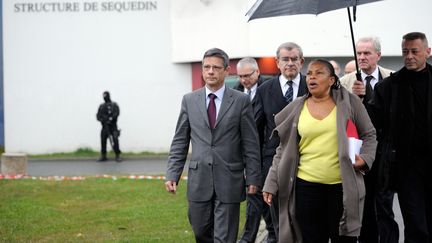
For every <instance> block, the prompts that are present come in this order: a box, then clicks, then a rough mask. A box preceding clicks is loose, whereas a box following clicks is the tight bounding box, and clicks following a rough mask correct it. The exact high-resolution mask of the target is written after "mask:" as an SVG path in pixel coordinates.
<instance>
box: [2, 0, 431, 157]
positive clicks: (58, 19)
mask: <svg viewBox="0 0 432 243" xmlns="http://www.w3.org/2000/svg"><path fill="white" fill-rule="evenodd" d="M254 2H255V0H235V1H233V0H193V1H190V0H153V1H145V0H141V1H140V0H138V1H129V0H113V1H106V0H93V1H85V0H77V1H72V0H62V1H57V2H54V3H55V4H63V5H62V6H64V4H70V5H69V10H68V11H65V10H64V7H63V9H61V7H58V6H57V8H55V7H53V6H48V5H47V6H48V7H47V8H46V9H45V10H43V11H35V9H37V8H36V7H35V6H33V10H31V9H29V8H28V6H29V5H28V4H44V3H45V4H50V3H51V4H52V3H53V2H52V1H51V2H50V1H45V0H41V1H30V0H8V1H3V27H4V28H3V43H4V45H3V51H4V118H5V145H6V151H8V152H26V153H51V152H60V151H62V152H63V151H73V150H75V149H77V148H80V147H91V148H93V149H99V130H100V124H99V123H98V122H97V121H96V117H95V116H96V110H97V107H98V105H99V104H100V103H101V102H102V92H103V91H105V90H109V91H110V92H111V95H112V99H113V100H114V101H116V102H118V103H119V105H120V108H121V115H120V118H119V122H118V125H119V127H120V128H121V129H122V135H121V137H120V144H121V149H122V150H124V151H143V150H149V151H167V150H168V148H169V145H170V142H171V138H172V136H173V134H174V129H175V125H176V120H177V115H178V112H179V109H180V103H181V97H182V95H183V94H184V93H187V92H189V91H191V90H192V89H193V88H194V89H195V88H197V87H199V85H200V84H202V82H201V81H200V80H199V79H200V76H199V71H195V72H193V71H192V69H193V68H192V66H193V65H194V68H195V69H196V68H197V67H198V69H197V70H199V62H200V61H201V59H202V55H203V53H204V52H205V51H206V50H207V49H209V48H212V47H219V48H222V49H223V50H225V51H226V52H227V53H228V55H229V56H230V57H231V58H232V59H234V60H235V59H238V58H242V57H244V56H252V57H259V58H266V57H269V58H270V59H271V58H272V57H274V56H275V51H276V48H277V46H278V45H279V44H281V43H282V42H286V41H294V42H297V43H299V44H300V45H301V46H302V47H303V49H304V55H305V57H306V63H307V62H308V61H310V60H311V59H312V58H313V57H326V58H332V59H336V60H337V61H339V62H340V63H341V65H344V62H345V61H347V60H349V59H352V52H353V50H352V45H351V40H350V33H349V25H348V20H347V12H346V10H344V9H342V10H337V11H331V12H328V13H323V14H320V15H318V16H313V15H301V16H287V17H281V18H271V19H259V20H253V21H251V22H247V17H246V16H245V13H246V12H247V10H249V8H250V7H251V6H252V4H253V3H254ZM132 3H135V5H131V4H132ZM17 4H21V5H17ZM26 4H27V5H26ZM136 4H141V5H136ZM25 6H27V9H26V8H25ZM50 7H51V8H50ZM430 9H432V1H430V0H412V1H405V0H391V1H390V0H387V1H381V2H377V3H371V4H366V5H361V6H359V8H358V10H357V22H356V23H354V31H355V36H356V37H361V36H368V35H375V36H379V37H380V38H381V40H382V54H383V61H382V63H381V64H382V65H383V66H386V67H390V68H394V69H398V68H399V67H401V66H402V62H401V61H400V60H401V59H400V41H401V36H402V35H403V34H405V33H407V32H410V31H423V32H425V33H426V34H427V35H428V36H429V39H431V33H432V26H431V25H430V24H429V23H430V20H431V18H430V14H429V13H430ZM431 40H432V39H431ZM267 60H269V59H267ZM305 67H306V65H305ZM195 69H194V70H195ZM193 80H194V82H193Z"/></svg>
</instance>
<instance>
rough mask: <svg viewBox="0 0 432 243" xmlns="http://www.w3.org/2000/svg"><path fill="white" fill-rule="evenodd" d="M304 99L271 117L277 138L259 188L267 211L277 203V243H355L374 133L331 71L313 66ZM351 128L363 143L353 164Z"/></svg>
mask: <svg viewBox="0 0 432 243" xmlns="http://www.w3.org/2000/svg"><path fill="white" fill-rule="evenodd" d="M306 83H307V86H308V94H307V95H305V96H303V97H300V98H299V99H296V100H295V101H293V102H291V103H290V104H289V105H288V106H287V107H285V108H284V109H283V110H282V111H281V112H280V113H278V114H277V115H276V117H275V122H276V128H275V130H274V131H273V134H272V136H279V138H280V144H279V147H278V148H277V150H276V151H277V152H276V155H275V157H274V158H273V165H272V167H271V168H270V171H269V173H268V176H267V178H266V181H265V185H264V188H263V196H264V200H265V201H266V202H267V203H268V204H271V202H272V198H273V195H276V194H278V195H279V205H280V206H279V207H280V208H279V241H280V242H287V243H293V242H305V243H321V242H322V243H327V242H328V241H329V239H331V242H353V243H354V242H357V236H358V235H359V234H360V228H361V217H362V215H363V203H364V196H365V188H364V181H363V175H362V173H363V172H364V171H367V170H368V168H371V166H372V162H373V161H374V158H375V150H376V145H377V142H376V134H375V129H374V127H373V125H372V123H371V121H370V119H369V116H368V114H367V112H366V109H365V108H364V106H363V104H362V102H361V101H360V99H359V98H358V97H357V96H356V95H353V94H350V93H349V92H348V91H347V90H346V89H345V88H343V87H341V86H340V84H339V78H338V77H337V75H336V74H335V72H334V69H333V66H332V65H331V63H330V62H328V61H326V60H314V61H312V62H311V63H310V64H309V66H308V72H307V75H306ZM350 119H351V120H352V121H353V122H354V124H355V125H356V127H357V130H358V133H359V138H360V139H361V140H363V146H362V148H361V150H360V154H359V155H356V158H355V161H354V162H353V161H351V159H350V157H349V153H348V138H347V135H346V126H347V122H348V120H350Z"/></svg>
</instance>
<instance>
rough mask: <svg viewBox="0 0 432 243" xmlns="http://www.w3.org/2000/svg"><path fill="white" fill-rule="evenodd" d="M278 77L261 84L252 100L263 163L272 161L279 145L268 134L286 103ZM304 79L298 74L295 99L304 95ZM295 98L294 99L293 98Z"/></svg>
mask: <svg viewBox="0 0 432 243" xmlns="http://www.w3.org/2000/svg"><path fill="white" fill-rule="evenodd" d="M279 76H280V75H278V76H276V77H274V78H272V79H270V80H267V81H266V82H265V83H263V84H262V85H261V86H260V87H259V88H258V89H257V93H256V94H255V98H254V116H255V122H256V125H257V129H258V133H259V136H260V144H261V149H262V158H263V160H264V163H265V161H267V163H268V161H270V163H271V160H272V159H273V155H274V154H275V153H276V148H277V146H278V145H279V139H278V138H276V137H272V139H270V138H269V137H270V134H271V133H272V131H273V129H274V128H275V127H276V125H275V122H274V116H275V115H276V114H277V113H279V112H280V111H281V110H282V109H283V108H284V107H285V106H286V105H288V103H287V102H286V100H285V97H284V96H283V94H282V90H281V87H280V83H279ZM306 91H307V86H306V77H305V76H303V75H301V74H300V85H299V89H298V94H297V97H300V96H303V95H304V94H306ZM295 98H296V97H295Z"/></svg>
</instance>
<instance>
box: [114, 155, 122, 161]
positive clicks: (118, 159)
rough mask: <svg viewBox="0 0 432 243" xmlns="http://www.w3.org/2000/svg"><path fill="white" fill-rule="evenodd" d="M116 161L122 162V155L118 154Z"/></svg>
mask: <svg viewBox="0 0 432 243" xmlns="http://www.w3.org/2000/svg"><path fill="white" fill-rule="evenodd" d="M115 161H117V162H122V158H120V154H116V157H115Z"/></svg>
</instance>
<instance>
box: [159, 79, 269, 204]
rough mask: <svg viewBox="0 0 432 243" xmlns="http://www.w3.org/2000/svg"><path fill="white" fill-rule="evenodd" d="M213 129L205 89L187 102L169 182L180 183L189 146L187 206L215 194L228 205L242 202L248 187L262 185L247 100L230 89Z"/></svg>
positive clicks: (185, 99)
mask: <svg viewBox="0 0 432 243" xmlns="http://www.w3.org/2000/svg"><path fill="white" fill-rule="evenodd" d="M215 126H216V127H215V129H213V131H212V130H211V129H210V126H209V121H208V116H207V108H206V95H205V88H201V89H198V90H196V91H194V92H191V93H189V94H186V95H185V96H183V100H182V105H181V111H180V115H179V118H178V121H177V127H176V131H175V135H174V138H173V141H172V144H171V149H170V155H169V158H168V169H167V174H166V180H167V181H168V180H169V181H177V183H178V181H179V179H180V176H181V174H182V171H183V167H184V165H185V161H186V157H187V154H188V150H189V144H190V143H191V145H192V155H191V159H190V162H189V170H188V182H187V196H188V200H190V201H209V200H211V198H212V197H213V193H215V194H216V196H217V198H218V199H219V200H220V201H222V202H224V203H237V202H241V201H244V200H245V199H246V190H245V187H246V185H256V186H257V185H260V179H261V177H260V176H261V166H260V162H259V160H260V152H259V142H258V133H257V130H256V126H255V122H254V119H253V112H252V105H251V103H250V101H249V97H248V96H247V95H246V94H243V93H242V92H239V91H236V90H233V89H231V88H228V87H226V88H225V93H224V96H223V99H222V104H221V107H220V110H219V114H218V117H217V120H216V125H215ZM245 175H246V178H245Z"/></svg>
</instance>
